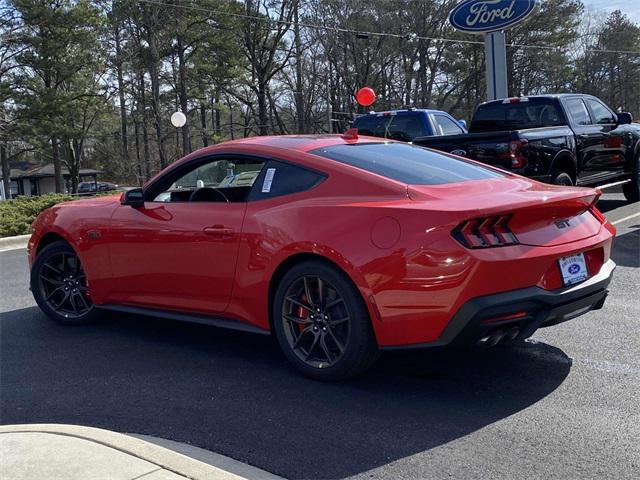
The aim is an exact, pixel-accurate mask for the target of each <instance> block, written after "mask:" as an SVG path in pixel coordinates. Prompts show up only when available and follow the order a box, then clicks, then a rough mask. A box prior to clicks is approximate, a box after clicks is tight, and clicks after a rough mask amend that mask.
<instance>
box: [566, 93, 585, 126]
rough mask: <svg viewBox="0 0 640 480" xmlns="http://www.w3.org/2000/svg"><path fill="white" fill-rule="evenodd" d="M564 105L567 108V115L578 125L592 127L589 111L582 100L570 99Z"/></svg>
mask: <svg viewBox="0 0 640 480" xmlns="http://www.w3.org/2000/svg"><path fill="white" fill-rule="evenodd" d="M564 104H565V106H566V107H567V113H568V114H569V116H570V117H571V118H572V119H573V121H574V123H575V124H576V125H591V117H590V116H589V111H588V110H587V107H586V106H585V104H584V102H583V101H582V99H581V98H570V99H568V100H565V102H564Z"/></svg>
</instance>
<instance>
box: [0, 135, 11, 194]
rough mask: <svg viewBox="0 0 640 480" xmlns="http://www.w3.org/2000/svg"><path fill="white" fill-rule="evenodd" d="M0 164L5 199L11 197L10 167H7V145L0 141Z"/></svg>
mask: <svg viewBox="0 0 640 480" xmlns="http://www.w3.org/2000/svg"><path fill="white" fill-rule="evenodd" d="M0 165H1V166H2V183H3V185H4V195H5V199H10V198H11V168H10V167H9V154H8V153H7V145H6V144H5V143H4V142H2V143H0Z"/></svg>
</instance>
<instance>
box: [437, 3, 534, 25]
mask: <svg viewBox="0 0 640 480" xmlns="http://www.w3.org/2000/svg"><path fill="white" fill-rule="evenodd" d="M536 3H538V0H464V1H463V2H461V3H459V4H458V5H456V7H455V8H454V9H453V10H451V13H449V22H450V23H451V25H453V27H454V28H456V29H458V30H461V31H463V32H471V33H488V32H495V31H498V30H504V29H505V28H507V27H510V26H512V25H515V24H516V23H519V22H521V21H522V20H524V19H525V18H526V17H527V16H528V15H529V14H530V13H531V12H532V11H533V9H534V8H535V7H536Z"/></svg>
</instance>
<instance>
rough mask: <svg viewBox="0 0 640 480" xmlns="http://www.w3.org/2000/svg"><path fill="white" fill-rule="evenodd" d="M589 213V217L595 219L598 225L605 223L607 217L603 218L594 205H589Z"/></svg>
mask: <svg viewBox="0 0 640 480" xmlns="http://www.w3.org/2000/svg"><path fill="white" fill-rule="evenodd" d="M589 211H590V212H591V215H593V216H594V217H596V219H597V220H598V221H599V222H600V223H602V224H605V223H607V217H605V216H604V214H603V213H602V212H601V211H600V210H598V209H597V208H596V206H595V205H591V207H589Z"/></svg>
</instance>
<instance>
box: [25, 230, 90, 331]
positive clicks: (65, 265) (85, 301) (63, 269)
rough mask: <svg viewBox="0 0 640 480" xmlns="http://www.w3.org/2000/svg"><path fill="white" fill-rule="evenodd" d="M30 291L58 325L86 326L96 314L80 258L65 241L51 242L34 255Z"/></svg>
mask: <svg viewBox="0 0 640 480" xmlns="http://www.w3.org/2000/svg"><path fill="white" fill-rule="evenodd" d="M31 291H32V293H33V297H34V298H35V300H36V303H37V304H38V306H39V307H40V308H41V309H42V311H43V312H44V313H45V314H47V316H48V317H50V318H52V319H53V320H56V321H58V322H60V323H64V324H82V323H88V322H91V321H94V320H95V319H96V317H97V315H98V313H97V311H96V309H95V308H94V306H93V302H92V301H91V297H90V296H89V288H88V286H87V277H86V275H85V273H84V269H83V268H82V263H81V262H80V258H79V257H78V255H77V254H76V252H75V251H74V250H73V248H71V246H70V245H69V244H68V243H67V242H64V241H58V242H54V243H51V244H49V245H47V246H45V247H44V248H43V249H42V250H41V251H40V252H38V255H37V256H36V259H35V261H34V262H33V267H32V268H31Z"/></svg>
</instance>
